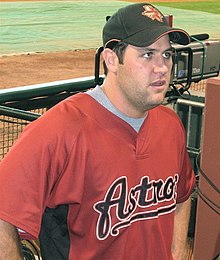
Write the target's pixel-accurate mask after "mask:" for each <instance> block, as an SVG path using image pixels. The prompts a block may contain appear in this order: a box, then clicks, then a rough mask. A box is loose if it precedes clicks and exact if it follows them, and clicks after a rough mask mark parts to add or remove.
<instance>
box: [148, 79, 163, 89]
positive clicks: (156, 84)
mask: <svg viewBox="0 0 220 260" xmlns="http://www.w3.org/2000/svg"><path fill="white" fill-rule="evenodd" d="M150 86H151V87H154V88H164V87H165V86H166V81H165V80H157V81H154V82H152V83H151V84H150Z"/></svg>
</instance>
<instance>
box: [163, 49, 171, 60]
mask: <svg viewBox="0 0 220 260" xmlns="http://www.w3.org/2000/svg"><path fill="white" fill-rule="evenodd" d="M172 55H173V53H172V52H170V51H169V52H168V51H167V52H164V53H163V57H164V58H165V59H170V58H171V57H172Z"/></svg>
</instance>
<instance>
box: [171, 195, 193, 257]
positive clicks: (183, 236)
mask: <svg viewBox="0 0 220 260" xmlns="http://www.w3.org/2000/svg"><path fill="white" fill-rule="evenodd" d="M190 210H191V198H189V199H188V200H186V201H185V202H183V203H180V204H177V208H176V212H175V217H174V234H173V243H172V254H173V259H174V260H184V259H186V254H187V233H188V226H189V218H190Z"/></svg>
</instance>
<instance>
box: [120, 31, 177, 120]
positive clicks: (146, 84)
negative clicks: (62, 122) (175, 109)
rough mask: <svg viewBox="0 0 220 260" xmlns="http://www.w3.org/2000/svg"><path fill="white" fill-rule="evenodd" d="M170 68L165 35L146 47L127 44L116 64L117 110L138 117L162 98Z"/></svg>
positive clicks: (157, 103)
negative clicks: (121, 62)
mask: <svg viewBox="0 0 220 260" xmlns="http://www.w3.org/2000/svg"><path fill="white" fill-rule="evenodd" d="M171 69H172V48H171V45H170V41H169V36H168V35H165V36H163V37H161V38H160V39H159V40H157V41H156V42H155V43H153V44H152V45H150V46H147V47H143V48H142V47H134V46H132V45H128V47H127V49H126V51H125V55H124V61H123V64H118V67H117V77H116V78H117V80H116V82H117V84H116V86H117V92H118V93H117V94H118V100H120V102H121V103H120V108H121V109H120V108H119V109H120V110H122V112H123V113H125V114H127V115H128V116H131V117H141V116H144V115H145V114H146V111H147V110H149V109H151V108H154V107H156V106H158V105H159V104H161V103H162V102H163V100H164V97H165V94H166V91H167V89H168V87H169V82H170V75H171Z"/></svg>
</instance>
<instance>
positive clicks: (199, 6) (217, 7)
mask: <svg viewBox="0 0 220 260" xmlns="http://www.w3.org/2000/svg"><path fill="white" fill-rule="evenodd" d="M154 4H156V5H157V6H167V7H173V8H178V9H185V10H192V11H202V12H207V13H213V14H220V1H219V0H210V1H205V2H203V1H201V2H200V1H198V2H155V3H154Z"/></svg>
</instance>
